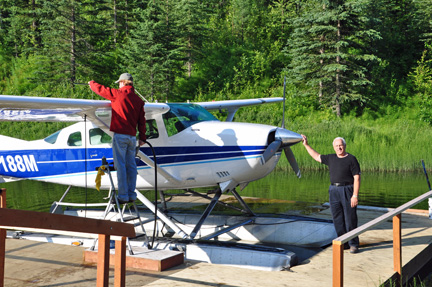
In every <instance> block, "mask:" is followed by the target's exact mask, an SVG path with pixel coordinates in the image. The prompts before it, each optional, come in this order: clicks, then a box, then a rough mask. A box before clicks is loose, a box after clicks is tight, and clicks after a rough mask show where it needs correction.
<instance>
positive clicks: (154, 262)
mask: <svg viewBox="0 0 432 287" xmlns="http://www.w3.org/2000/svg"><path fill="white" fill-rule="evenodd" d="M134 252H135V254H134V255H127V256H126V269H127V268H133V269H140V270H145V271H155V272H161V271H164V270H167V269H169V268H172V267H175V266H179V265H181V264H183V263H184V254H183V253H182V252H180V251H172V250H149V251H146V252H140V251H137V250H134ZM84 262H86V263H94V264H96V263H97V251H92V250H85V251H84ZM114 263H115V254H112V253H111V254H110V265H111V266H113V265H114Z"/></svg>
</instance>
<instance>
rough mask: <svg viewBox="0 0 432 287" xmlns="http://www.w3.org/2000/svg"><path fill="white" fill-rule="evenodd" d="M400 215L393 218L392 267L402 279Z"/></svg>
mask: <svg viewBox="0 0 432 287" xmlns="http://www.w3.org/2000/svg"><path fill="white" fill-rule="evenodd" d="M401 218H402V215H401V214H398V215H396V216H394V217H393V266H394V271H396V272H397V273H398V274H399V276H400V279H401V278H402V239H401V238H402V223H401V222H402V220H401Z"/></svg>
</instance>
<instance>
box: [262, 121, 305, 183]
mask: <svg viewBox="0 0 432 287" xmlns="http://www.w3.org/2000/svg"><path fill="white" fill-rule="evenodd" d="M301 140H302V136H301V135H299V134H298V133H295V132H293V131H289V130H286V129H284V128H277V129H276V131H275V138H274V141H272V142H271V143H270V144H269V145H268V147H267V148H266V150H265V151H264V153H263V154H262V156H261V163H262V164H265V163H266V162H267V161H268V160H269V159H270V158H271V157H273V156H274V155H275V153H276V152H277V151H278V150H279V149H281V148H283V150H284V152H285V156H286V158H287V159H288V162H289V163H290V165H291V167H292V168H293V170H294V172H295V173H296V175H297V176H298V177H299V178H300V177H301V173H300V169H299V167H298V164H297V161H296V159H295V157H294V153H293V152H292V150H291V148H290V146H292V145H294V144H296V143H298V142H300V141H301Z"/></svg>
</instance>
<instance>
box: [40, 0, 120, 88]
mask: <svg viewBox="0 0 432 287" xmlns="http://www.w3.org/2000/svg"><path fill="white" fill-rule="evenodd" d="M43 5H44V6H43V10H44V13H45V14H44V20H43V23H42V25H43V47H44V56H45V58H44V59H45V63H44V65H42V68H43V70H41V73H40V77H41V78H44V79H48V80H50V81H52V82H53V83H59V82H69V84H71V85H72V86H73V83H75V82H76V81H77V80H78V79H84V80H88V79H89V77H91V76H94V77H97V78H104V77H106V75H104V74H105V73H106V67H107V64H106V63H105V62H104V61H105V59H106V57H107V55H108V53H109V51H111V50H112V47H111V46H110V44H111V43H112V42H111V41H109V39H110V38H109V36H110V33H111V30H110V28H109V26H108V25H107V24H106V23H110V21H109V15H108V13H107V11H108V7H107V6H106V2H105V1H104V0H98V1H90V0H59V1H45V2H44V3H43Z"/></svg>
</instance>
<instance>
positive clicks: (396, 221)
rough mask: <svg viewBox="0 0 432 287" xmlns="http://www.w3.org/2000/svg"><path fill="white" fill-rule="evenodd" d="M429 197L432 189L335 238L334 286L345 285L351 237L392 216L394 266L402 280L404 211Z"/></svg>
mask: <svg viewBox="0 0 432 287" xmlns="http://www.w3.org/2000/svg"><path fill="white" fill-rule="evenodd" d="M429 197H432V190H431V191H428V192H426V193H424V194H422V195H420V196H419V197H417V198H415V199H413V200H411V201H409V202H407V203H405V204H404V205H401V206H399V207H398V208H396V209H394V210H392V211H389V212H387V213H386V214H383V215H381V216H379V217H377V218H375V219H374V220H371V221H369V222H368V223H365V224H363V225H362V226H359V227H357V228H356V229H354V230H351V231H350V232H347V233H345V234H344V235H342V236H339V237H338V238H336V239H334V240H333V287H342V286H343V264H344V263H343V261H344V260H343V251H344V244H345V243H346V242H348V241H349V240H350V239H352V238H354V237H356V236H358V235H360V234H362V233H364V232H365V231H367V230H369V229H371V228H372V227H374V226H376V225H379V224H381V223H383V222H386V221H387V220H388V219H390V218H393V266H394V271H395V272H396V273H397V275H398V280H399V281H401V280H402V240H401V237H402V224H401V222H402V221H401V218H402V212H404V211H405V210H407V209H409V208H410V207H412V206H414V205H416V204H418V203H420V202H422V201H423V200H426V199H428V198H429Z"/></svg>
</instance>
